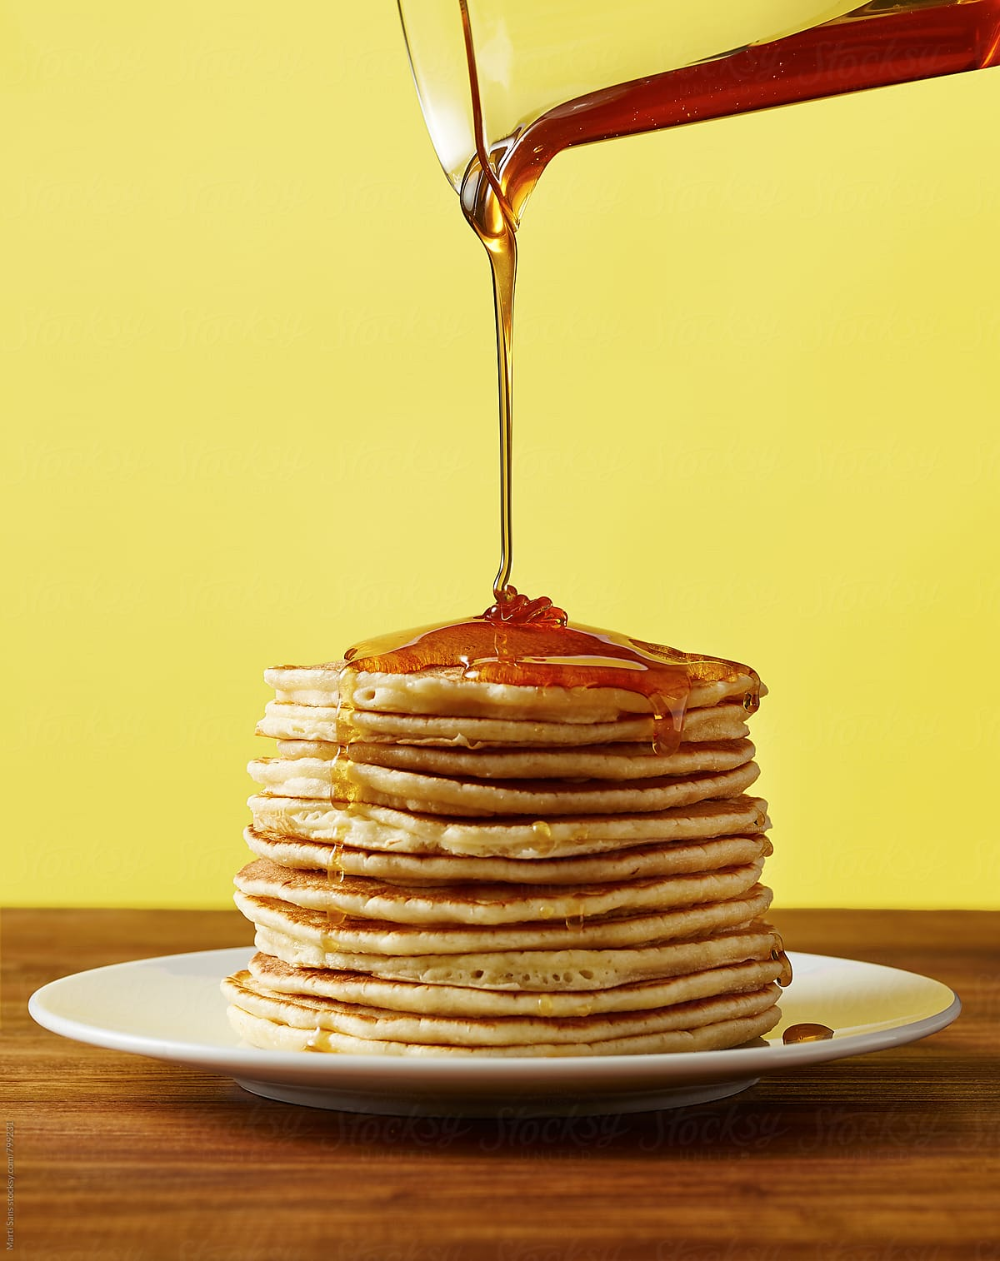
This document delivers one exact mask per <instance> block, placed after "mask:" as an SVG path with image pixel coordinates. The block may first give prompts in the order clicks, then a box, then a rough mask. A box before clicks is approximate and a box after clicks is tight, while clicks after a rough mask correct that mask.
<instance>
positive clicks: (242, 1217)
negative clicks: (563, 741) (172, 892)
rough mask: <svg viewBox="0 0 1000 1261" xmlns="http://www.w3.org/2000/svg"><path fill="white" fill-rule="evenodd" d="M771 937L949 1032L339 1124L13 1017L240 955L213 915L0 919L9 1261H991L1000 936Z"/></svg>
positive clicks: (999, 1241) (868, 916)
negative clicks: (177, 960)
mask: <svg viewBox="0 0 1000 1261" xmlns="http://www.w3.org/2000/svg"><path fill="white" fill-rule="evenodd" d="M774 918H775V922H776V923H777V925H778V927H779V928H780V929H781V930H782V932H783V933H784V934H785V939H786V943H787V945H788V946H789V948H791V949H795V950H809V951H817V952H820V953H825V954H835V955H846V956H849V957H852V958H859V959H869V960H872V961H874V962H878V963H888V964H892V965H895V966H897V967H903V968H909V969H911V970H914V971H917V972H923V973H925V974H927V975H930V976H934V977H937V978H938V979H939V980H942V981H944V982H945V983H946V984H948V985H950V986H952V987H953V988H954V989H955V990H957V991H958V993H959V994H960V995H961V997H962V1000H963V1003H964V1005H965V1009H964V1012H963V1014H962V1016H961V1017H960V1018H959V1020H958V1021H957V1023H955V1024H954V1025H952V1026H951V1027H950V1028H948V1029H946V1030H944V1031H943V1032H942V1033H939V1034H937V1035H935V1036H934V1037H932V1038H929V1039H927V1040H926V1041H924V1042H919V1043H916V1044H914V1045H911V1046H909V1047H905V1048H902V1049H900V1050H892V1051H883V1052H881V1053H879V1054H876V1055H869V1056H865V1057H859V1058H857V1059H850V1060H841V1061H839V1062H837V1063H833V1064H826V1065H821V1066H819V1067H817V1068H815V1069H807V1070H797V1071H795V1072H790V1073H787V1074H781V1075H775V1076H772V1077H770V1078H767V1079H765V1080H764V1081H762V1082H761V1083H760V1084H759V1085H758V1086H756V1087H754V1088H753V1089H752V1090H750V1091H748V1092H747V1093H745V1094H743V1095H740V1096H737V1097H735V1098H733V1099H728V1100H722V1101H721V1102H719V1103H715V1104H709V1105H703V1106H699V1107H694V1108H686V1109H679V1110H676V1111H672V1112H661V1113H647V1114H642V1115H636V1116H626V1117H604V1118H582V1117H580V1118H574V1117H569V1118H560V1119H554V1120H537V1119H534V1120H533V1119H520V1120H519V1119H517V1118H508V1119H500V1120H492V1121H476V1120H459V1119H455V1120H446V1119H442V1120H433V1119H423V1120H421V1119H412V1118H394V1117H370V1116H354V1115H348V1114H341V1113H332V1112H322V1111H317V1110H312V1109H307V1108H296V1107H291V1106H289V1105H285V1104H279V1103H271V1102H268V1101H266V1100H263V1099H259V1098H256V1097H254V1096H251V1095H248V1094H245V1093H244V1092H243V1091H241V1090H240V1088H239V1087H238V1086H236V1085H235V1084H234V1083H233V1082H232V1081H229V1080H227V1079H225V1078H220V1077H213V1076H209V1075H207V1074H203V1073H198V1072H193V1071H191V1070H187V1069H183V1068H179V1067H172V1066H170V1065H168V1064H160V1063H157V1062H155V1061H152V1060H146V1059H141V1058H139V1057H137V1056H130V1055H123V1054H119V1053H116V1052H111V1051H101V1050H98V1049H95V1048H93V1047H88V1046H83V1045H80V1044H78V1043H75V1042H70V1041H66V1040H64V1039H62V1038H59V1037H57V1036H55V1035H54V1034H51V1033H48V1032H46V1031H45V1030H43V1029H41V1028H39V1027H37V1026H36V1025H35V1024H34V1023H33V1022H32V1020H31V1019H30V1017H29V1016H28V1014H27V1011H26V1006H25V1005H26V1002H27V999H28V995H29V994H30V993H31V992H32V991H33V990H34V989H36V988H37V987H38V986H40V985H43V984H45V982H47V981H50V980H52V979H53V978H55V977H57V976H61V975H64V974H66V973H69V972H76V971H79V970H81V969H84V968H90V967H96V966H99V965H101V964H106V963H116V962H121V961H123V960H126V959H135V958H140V957H143V956H152V955H159V954H171V953H174V952H176V951H182V950H200V949H213V948H216V947H222V946H232V945H239V944H241V943H247V944H249V941H250V932H249V929H248V926H247V925H246V923H245V922H244V921H243V920H242V919H241V918H240V917H239V916H238V915H237V914H236V913H235V912H228V911H206V912H201V911H133V910H129V911H92V910H45V911H28V910H14V911H7V912H6V913H5V914H4V918H3V965H4V980H3V1039H2V1051H3V1063H2V1067H3V1094H4V1108H3V1111H4V1115H5V1120H6V1122H7V1139H8V1174H10V1173H11V1171H12V1172H13V1176H14V1183H13V1188H14V1213H13V1236H12V1241H13V1250H12V1254H13V1255H14V1256H20V1257H22V1258H29V1257H30V1258H39V1259H44V1261H47V1259H48V1258H59V1259H65V1261H84V1258H86V1259H87V1261H159V1259H160V1258H170V1259H171V1261H173V1259H177V1261H302V1259H310V1258H314V1257H315V1258H323V1259H324V1261H334V1259H338V1261H339V1259H340V1258H351V1259H352V1261H376V1259H378V1261H466V1258H469V1259H471V1261H478V1259H479V1258H485V1259H488V1258H502V1259H503V1261H563V1259H566V1261H597V1259H601V1261H632V1259H633V1258H653V1259H654V1261H772V1259H777V1258H785V1257H804V1258H816V1259H818V1261H946V1259H948V1258H953V1257H954V1258H958V1257H961V1258H974V1259H975V1261H1000V1158H998V1151H1000V1100H998V1094H1000V1074H998V1064H1000V1052H998V1033H1000V957H998V942H1000V914H993V913H986V912H922V911H788V912H785V913H784V914H781V915H776V916H775V917H774ZM8 1187H10V1182H9V1181H8ZM8 1225H9V1223H8ZM7 1242H8V1245H9V1244H10V1242H11V1235H10V1234H9V1233H8V1239H7Z"/></svg>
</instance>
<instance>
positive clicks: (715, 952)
mask: <svg viewBox="0 0 1000 1261" xmlns="http://www.w3.org/2000/svg"><path fill="white" fill-rule="evenodd" d="M254 943H255V945H256V946H257V949H258V950H259V951H261V952H262V953H264V954H267V955H270V956H272V957H273V958H276V959H279V960H281V961H282V962H284V963H287V964H289V965H290V966H291V967H296V968H310V969H314V968H321V969H330V970H331V971H334V972H350V973H353V974H361V975H364V976H371V977H379V978H383V979H386V980H393V981H413V982H418V983H420V984H422V985H456V986H462V987H463V988H465V989H470V990H509V991H524V992H527V993H549V994H555V993H560V992H567V993H576V992H579V991H589V990H594V989H608V988H611V987H614V986H619V985H630V984H632V983H634V982H639V981H649V980H657V979H663V978H664V977H672V976H680V975H683V974H685V973H690V972H695V971H698V970H699V969H702V970H705V969H708V968H714V967H720V966H722V965H724V964H729V963H740V962H745V961H746V960H748V959H764V958H770V957H771V955H772V953H777V951H778V950H779V949H780V945H781V939H780V937H779V936H778V934H777V933H775V932H774V930H773V929H772V928H771V927H770V926H769V925H766V924H761V923H760V922H753V921H748V922H747V923H745V924H741V925H739V926H738V927H736V928H731V929H726V928H719V927H717V926H712V925H709V926H708V927H706V928H705V929H704V931H703V933H702V935H700V936H697V935H693V936H692V937H690V938H685V939H684V940H682V941H666V942H657V943H655V944H654V945H651V946H640V947H637V948H630V949H620V948H619V949H611V950H582V949H571V950H510V951H492V952H489V951H484V952H481V953H479V954H467V955H410V956H406V955H395V956H389V955H378V954H351V953H349V952H346V951H342V950H337V949H335V948H334V947H333V946H332V945H330V948H329V949H328V948H327V945H328V943H325V942H324V941H323V939H322V936H316V937H312V938H309V937H306V936H304V935H303V934H298V935H297V936H294V937H293V936H291V935H290V934H288V933H286V932H283V931H281V930H280V929H274V928H272V927H269V926H268V925H258V927H257V933H256V936H255V938H254Z"/></svg>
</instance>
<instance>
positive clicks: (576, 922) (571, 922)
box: [565, 906, 587, 930]
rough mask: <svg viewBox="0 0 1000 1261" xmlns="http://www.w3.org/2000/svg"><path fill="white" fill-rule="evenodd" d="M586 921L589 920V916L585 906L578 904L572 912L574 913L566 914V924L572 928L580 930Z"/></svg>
mask: <svg viewBox="0 0 1000 1261" xmlns="http://www.w3.org/2000/svg"><path fill="white" fill-rule="evenodd" d="M586 921H587V916H586V914H585V912H584V910H583V907H581V906H577V907H576V908H575V910H574V911H573V912H572V914H570V915H567V916H566V919H565V924H566V927H567V928H570V929H572V928H575V929H577V930H580V929H582V928H583V926H584V924H585V923H586Z"/></svg>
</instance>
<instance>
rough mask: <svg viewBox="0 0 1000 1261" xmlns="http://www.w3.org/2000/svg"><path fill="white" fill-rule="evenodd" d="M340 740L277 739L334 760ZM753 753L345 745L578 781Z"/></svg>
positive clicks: (646, 774) (447, 764) (465, 771)
mask: <svg viewBox="0 0 1000 1261" xmlns="http://www.w3.org/2000/svg"><path fill="white" fill-rule="evenodd" d="M342 752H344V750H343V749H342V746H341V745H339V744H330V743H326V742H322V741H310V740H279V741H278V755H279V759H280V760H285V759H295V760H296V763H297V764H299V760H300V759H303V758H318V759H320V760H321V761H333V760H335V759H337V758H339V757H340V756H341V754H342ZM753 755H754V747H753V745H752V744H751V743H750V741H749V740H705V741H702V742H701V743H699V744H682V745H681V746H680V748H679V749H677V751H676V752H675V753H665V754H656V753H654V752H653V750H652V746H651V745H650V744H649V743H646V744H617V745H615V744H611V745H591V746H589V747H587V748H572V749H538V748H518V749H493V748H490V749H439V748H425V747H423V746H414V745H407V744H401V745H394V744H366V743H363V742H360V741H359V742H356V743H354V744H352V745H351V746H350V748H349V749H348V750H347V756H348V757H349V759H350V761H351V762H354V763H357V764H361V765H365V766H381V767H386V768H393V769H396V770H403V771H416V772H418V773H420V774H424V775H439V776H444V777H451V778H459V779H518V780H522V779H566V780H571V781H579V780H583V779H596V780H611V781H618V780H633V779H655V778H657V777H661V776H664V775H670V776H677V775H693V774H697V773H699V772H704V771H725V770H731V769H732V768H733V767H734V766H742V765H743V764H744V763H745V762H749V761H750V759H751V758H752V757H753Z"/></svg>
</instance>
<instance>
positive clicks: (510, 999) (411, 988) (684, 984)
mask: <svg viewBox="0 0 1000 1261" xmlns="http://www.w3.org/2000/svg"><path fill="white" fill-rule="evenodd" d="M699 962H700V960H699ZM248 971H249V974H250V976H251V977H252V978H253V980H254V981H255V982H256V983H257V984H258V986H261V987H263V989H265V990H267V991H269V992H270V993H272V994H290V995H293V996H294V995H314V996H316V997H320V998H333V999H336V1000H337V1001H338V1002H342V1003H355V1004H360V1005H361V1006H364V1007H381V1008H387V1009H390V1010H393V1011H407V1012H419V1013H422V1014H425V1015H427V1014H430V1015H436V1016H461V1017H465V1016H477V1017H479V1016H525V1015H527V1016H537V1015H539V1014H542V1015H545V1016H555V1017H560V1016H572V1017H580V1016H591V1015H594V1014H595V1013H604V1012H621V1011H648V1010H649V1009H650V1008H656V1007H669V1006H672V1005H673V1004H675V1003H682V1002H690V1001H691V1000H692V999H695V998H711V997H714V996H716V995H719V994H739V993H746V992H747V991H748V990H756V989H760V988H761V987H762V986H764V985H768V984H770V983H772V982H774V981H776V980H777V978H778V976H779V975H780V971H781V964H780V963H778V962H776V961H775V960H773V959H771V957H770V947H768V950H767V951H766V952H765V955H764V957H763V958H760V959H745V960H743V961H742V962H739V963H732V964H729V965H728V966H721V967H717V968H707V969H703V970H702V971H700V972H697V973H694V974H685V975H681V976H672V977H659V978H657V979H656V980H654V981H639V982H635V983H633V984H631V985H616V986H612V987H610V988H607V989H595V990H584V991H574V992H565V993H558V992H553V993H548V994H537V993H531V992H527V991H516V992H510V991H506V990H485V989H470V988H468V987H465V986H458V985H425V984H421V983H419V982H411V983H407V982H401V981H392V980H384V979H382V978H380V977H371V976H365V975H364V974H363V973H357V972H336V971H333V970H330V969H326V968H293V967H290V966H289V965H288V964H287V963H284V962H283V961H282V960H280V959H276V958H274V957H272V956H270V955H267V954H262V953H258V954H255V955H254V957H253V958H252V959H251V960H250V963H249V965H248Z"/></svg>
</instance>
